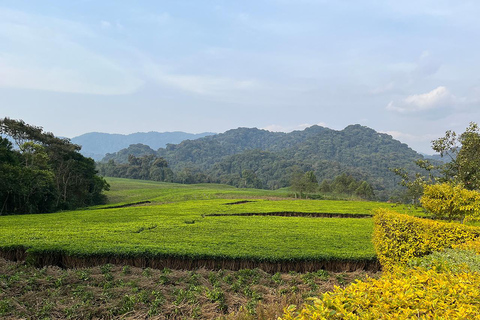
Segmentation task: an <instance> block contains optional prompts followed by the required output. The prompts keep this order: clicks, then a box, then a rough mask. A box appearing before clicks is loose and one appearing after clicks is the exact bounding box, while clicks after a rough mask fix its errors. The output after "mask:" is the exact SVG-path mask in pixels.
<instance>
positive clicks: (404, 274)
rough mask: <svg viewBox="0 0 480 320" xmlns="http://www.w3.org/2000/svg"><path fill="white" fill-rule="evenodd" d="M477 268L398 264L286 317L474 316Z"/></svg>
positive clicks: (479, 296) (479, 295) (479, 281)
mask: <svg viewBox="0 0 480 320" xmlns="http://www.w3.org/2000/svg"><path fill="white" fill-rule="evenodd" d="M479 286H480V278H479V273H476V272H468V273H465V272H460V273H454V272H441V271H440V272H439V271H437V270H435V269H431V270H425V269H423V268H415V269H409V268H406V269H402V270H397V271H396V272H395V273H388V274H385V275H384V276H382V277H381V278H380V279H368V280H366V281H359V282H357V283H354V284H352V285H350V286H348V287H346V288H344V289H342V288H336V289H335V290H334V291H333V292H329V293H325V294H323V295H322V296H321V298H320V299H318V298H316V299H314V300H313V303H311V304H307V305H306V306H305V307H304V308H303V309H301V310H300V311H296V308H295V306H291V307H289V308H288V309H286V314H285V315H284V316H283V318H282V319H284V320H293V319H295V320H303V319H352V320H353V319H399V320H403V319H458V320H460V319H477V318H478V316H479V315H480V303H479V301H480V290H479V289H478V288H479Z"/></svg>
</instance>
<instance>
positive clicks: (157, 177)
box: [97, 154, 174, 182]
mask: <svg viewBox="0 0 480 320" xmlns="http://www.w3.org/2000/svg"><path fill="white" fill-rule="evenodd" d="M97 168H98V171H99V173H100V174H101V175H103V176H107V177H121V178H129V179H141V180H152V181H165V182H172V181H173V177H174V176H173V172H172V170H170V168H168V163H167V161H166V160H165V159H163V158H161V157H156V156H154V155H152V154H150V155H144V156H141V157H136V156H135V155H133V154H129V155H128V163H119V164H117V163H115V161H114V160H109V161H108V162H106V163H99V164H97Z"/></svg>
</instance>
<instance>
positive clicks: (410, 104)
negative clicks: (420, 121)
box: [387, 86, 456, 114]
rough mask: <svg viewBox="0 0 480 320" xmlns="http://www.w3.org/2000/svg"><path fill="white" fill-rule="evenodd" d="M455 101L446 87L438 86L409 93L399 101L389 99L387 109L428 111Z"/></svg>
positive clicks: (447, 105) (446, 106)
mask: <svg viewBox="0 0 480 320" xmlns="http://www.w3.org/2000/svg"><path fill="white" fill-rule="evenodd" d="M455 102H456V98H455V96H454V95H453V94H451V93H450V91H449V90H448V89H447V88H446V87H443V86H440V87H438V88H436V89H433V90H432V91H430V92H427V93H423V94H414V95H410V96H408V97H406V98H405V99H403V100H402V101H400V102H394V101H390V103H389V104H388V105H387V110H390V111H395V112H398V113H402V114H409V113H419V112H428V111H432V110H438V109H446V108H451V107H453V106H454V105H455Z"/></svg>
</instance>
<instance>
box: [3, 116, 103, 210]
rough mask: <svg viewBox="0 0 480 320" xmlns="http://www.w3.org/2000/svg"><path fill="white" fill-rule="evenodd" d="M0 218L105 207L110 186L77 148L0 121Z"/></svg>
mask: <svg viewBox="0 0 480 320" xmlns="http://www.w3.org/2000/svg"><path fill="white" fill-rule="evenodd" d="M0 134H1V136H0V181H1V182H2V183H1V184H0V214H27V213H44V212H53V211H57V210H63V209H74V208H78V207H84V206H89V205H95V204H101V203H104V202H105V200H106V199H105V196H104V195H103V194H102V191H103V190H108V188H109V186H108V183H107V182H106V181H105V180H104V179H103V178H101V177H99V176H97V171H96V169H95V162H94V161H93V159H91V158H86V157H84V156H83V155H81V154H80V152H79V151H80V146H78V145H75V144H72V143H70V141H69V140H68V139H61V138H58V137H55V136H54V135H53V134H52V133H50V132H44V131H43V129H42V128H41V127H36V126H32V125H29V124H26V123H25V122H24V121H22V120H13V119H9V118H4V119H0Z"/></svg>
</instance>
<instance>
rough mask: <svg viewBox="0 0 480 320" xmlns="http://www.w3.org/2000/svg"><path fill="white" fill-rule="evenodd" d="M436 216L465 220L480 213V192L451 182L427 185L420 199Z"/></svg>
mask: <svg viewBox="0 0 480 320" xmlns="http://www.w3.org/2000/svg"><path fill="white" fill-rule="evenodd" d="M420 202H421V203H422V206H423V207H424V208H425V209H426V210H427V211H429V212H431V213H433V214H434V216H435V217H438V218H444V219H448V220H459V221H460V222H462V223H463V222H464V220H465V218H468V219H473V218H478V216H479V215H480V193H479V192H478V191H474V190H467V189H465V188H463V187H462V186H460V185H452V184H450V183H442V184H434V185H426V186H425V190H424V192H423V196H422V198H421V199H420Z"/></svg>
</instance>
